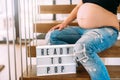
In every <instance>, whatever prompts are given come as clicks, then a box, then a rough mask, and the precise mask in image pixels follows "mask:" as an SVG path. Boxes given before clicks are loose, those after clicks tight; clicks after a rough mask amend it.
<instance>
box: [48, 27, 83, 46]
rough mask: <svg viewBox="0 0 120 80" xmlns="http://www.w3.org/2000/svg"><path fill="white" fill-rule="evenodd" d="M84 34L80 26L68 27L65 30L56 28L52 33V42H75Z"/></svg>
mask: <svg viewBox="0 0 120 80" xmlns="http://www.w3.org/2000/svg"><path fill="white" fill-rule="evenodd" d="M82 34H83V30H82V29H80V27H68V28H65V29H63V30H54V31H53V32H52V33H51V35H50V43H51V44H59V42H60V44H62V42H63V43H67V44H74V43H75V42H76V41H77V40H78V39H79V38H80V37H81V35H82Z"/></svg>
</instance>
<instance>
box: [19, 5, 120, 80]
mask: <svg viewBox="0 0 120 80" xmlns="http://www.w3.org/2000/svg"><path fill="white" fill-rule="evenodd" d="M74 7H75V5H41V6H39V7H38V11H40V12H38V13H39V14H68V13H70V12H71V10H72V9H73V8H74ZM118 12H120V7H119V9H118ZM61 22H62V21H56V20H41V21H39V22H35V23H34V24H33V25H34V26H33V27H34V33H36V32H37V33H46V32H47V31H48V30H49V29H50V28H51V27H53V26H54V25H56V24H59V23H61ZM70 25H73V26H77V25H78V24H77V22H76V21H73V22H72V23H71V24H70ZM45 44H46V42H45V40H44V39H41V40H37V41H36V40H33V41H31V43H29V44H28V47H27V50H28V51H27V52H28V53H27V54H28V57H36V46H37V45H45ZM99 56H100V57H101V58H120V40H118V41H117V42H116V44H115V45H114V46H112V47H111V48H109V49H107V50H105V51H103V52H101V53H99ZM106 66H107V68H108V71H109V73H110V77H111V80H120V65H106ZM19 79H20V80H90V78H89V75H88V73H87V72H86V71H85V69H84V68H83V67H82V66H80V67H77V73H76V74H65V75H53V76H42V77H39V76H37V75H36V65H32V68H31V67H29V71H28V73H27V72H26V71H25V72H24V73H23V78H21V77H20V78H19Z"/></svg>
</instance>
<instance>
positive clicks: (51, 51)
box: [36, 45, 76, 76]
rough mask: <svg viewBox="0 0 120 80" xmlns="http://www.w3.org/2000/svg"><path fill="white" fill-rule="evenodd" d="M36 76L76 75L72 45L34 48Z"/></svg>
mask: <svg viewBox="0 0 120 80" xmlns="http://www.w3.org/2000/svg"><path fill="white" fill-rule="evenodd" d="M36 55H37V58H36V61H37V76H45V75H58V74H72V73H76V63H75V62H74V60H73V57H74V56H73V45H45V46H37V47H36Z"/></svg>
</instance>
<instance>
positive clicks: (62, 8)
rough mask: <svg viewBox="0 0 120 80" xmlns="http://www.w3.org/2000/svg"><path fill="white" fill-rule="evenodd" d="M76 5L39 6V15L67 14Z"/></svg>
mask: <svg viewBox="0 0 120 80" xmlns="http://www.w3.org/2000/svg"><path fill="white" fill-rule="evenodd" d="M75 6H76V5H40V6H39V8H38V9H39V10H38V11H39V13H40V14H43V13H44V14H50V13H51V14H68V13H70V12H71V11H72V9H73V8H74V7H75Z"/></svg>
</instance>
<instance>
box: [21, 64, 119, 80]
mask: <svg viewBox="0 0 120 80" xmlns="http://www.w3.org/2000/svg"><path fill="white" fill-rule="evenodd" d="M107 69H108V71H109V74H110V77H111V80H120V66H109V65H108V66H107ZM113 72H114V73H113ZM23 77H24V78H23V80H90V77H89V75H88V73H87V72H86V71H85V69H84V68H83V67H78V68H77V73H76V74H65V75H54V76H42V77H40V76H36V66H32V69H31V70H30V71H29V74H27V73H26V72H25V73H24V76H23Z"/></svg>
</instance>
